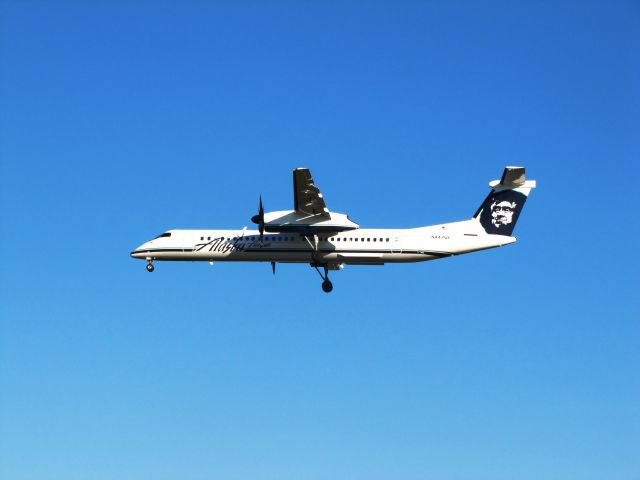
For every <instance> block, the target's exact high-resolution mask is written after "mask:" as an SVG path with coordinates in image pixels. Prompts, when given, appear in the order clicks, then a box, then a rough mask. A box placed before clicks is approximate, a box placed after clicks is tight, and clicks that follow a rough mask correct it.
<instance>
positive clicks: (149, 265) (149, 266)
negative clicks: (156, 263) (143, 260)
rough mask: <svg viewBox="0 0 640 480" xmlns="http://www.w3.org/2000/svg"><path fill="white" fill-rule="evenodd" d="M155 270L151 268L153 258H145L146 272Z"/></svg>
mask: <svg viewBox="0 0 640 480" xmlns="http://www.w3.org/2000/svg"><path fill="white" fill-rule="evenodd" d="M154 270H155V268H153V260H147V272H149V273H151V272H153V271H154Z"/></svg>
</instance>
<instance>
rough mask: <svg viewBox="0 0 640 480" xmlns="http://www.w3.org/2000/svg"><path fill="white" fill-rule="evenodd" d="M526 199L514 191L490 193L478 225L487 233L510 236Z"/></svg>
mask: <svg viewBox="0 0 640 480" xmlns="http://www.w3.org/2000/svg"><path fill="white" fill-rule="evenodd" d="M526 199H527V197H526V196H525V195H523V194H522V193H520V192H516V191H514V190H503V191H501V192H492V193H491V194H490V195H489V197H487V199H486V200H485V202H484V204H483V206H482V212H481V213H480V224H481V225H482V226H483V227H484V230H485V231H486V232H487V233H490V234H493V235H511V232H513V228H514V227H515V226H516V221H517V220H518V216H519V215H520V211H521V210H522V206H523V205H524V202H525V200H526Z"/></svg>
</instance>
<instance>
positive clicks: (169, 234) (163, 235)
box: [156, 232, 171, 238]
mask: <svg viewBox="0 0 640 480" xmlns="http://www.w3.org/2000/svg"><path fill="white" fill-rule="evenodd" d="M170 236H171V232H165V233H163V234H161V235H158V236H157V237H156V238H162V237H170Z"/></svg>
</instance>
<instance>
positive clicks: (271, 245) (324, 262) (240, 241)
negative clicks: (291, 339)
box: [131, 167, 536, 292]
mask: <svg viewBox="0 0 640 480" xmlns="http://www.w3.org/2000/svg"><path fill="white" fill-rule="evenodd" d="M489 186H490V187H491V192H490V193H489V195H488V196H487V198H486V199H485V200H484V201H483V202H482V204H481V205H480V207H479V208H478V210H477V211H476V213H475V215H474V216H473V217H472V218H471V219H469V220H463V221H461V222H453V223H445V224H442V225H432V226H428V227H418V228H409V229H364V228H360V226H359V225H358V224H357V223H355V222H353V221H352V220H351V219H350V218H349V217H348V216H347V215H345V214H342V213H336V212H331V211H329V209H328V208H327V205H326V204H325V202H324V197H323V196H322V193H320V189H319V188H318V187H317V186H316V185H315V183H314V181H313V178H312V177H311V172H310V171H309V169H307V168H297V169H295V170H294V171H293V191H294V198H293V201H294V208H293V210H284V211H275V212H265V211H264V208H263V205H262V197H260V203H259V208H258V214H257V215H254V216H253V218H252V219H251V220H252V221H253V222H254V223H255V224H257V225H258V229H257V230H247V229H246V227H245V228H244V229H243V230H169V231H167V232H165V233H163V234H161V235H159V236H158V237H156V238H154V239H153V240H150V241H148V242H146V243H143V244H142V245H140V246H139V247H138V248H136V249H135V250H134V251H133V252H131V256H132V257H134V258H140V259H144V260H146V261H147V270H148V271H149V272H153V270H154V267H153V262H154V261H156V260H157V261H203V262H270V263H271V267H272V269H273V272H274V273H275V268H276V263H308V264H309V265H311V266H312V267H313V268H315V269H316V270H317V271H318V273H319V274H320V276H321V277H322V290H324V291H325V292H330V291H331V290H333V285H332V284H331V282H330V281H329V270H338V269H341V268H342V267H343V266H344V265H384V264H385V263H403V262H423V261H426V260H435V259H437V258H442V257H449V256H452V255H460V254H463V253H471V252H476V251H478V250H485V249H488V248H495V247H501V246H503V245H507V244H509V243H514V242H515V241H516V237H512V236H511V234H512V233H513V228H514V227H515V225H516V222H517V221H518V217H519V216H520V212H521V211H522V207H523V206H524V203H525V201H526V199H527V197H528V196H529V193H530V192H531V189H532V188H534V187H535V186H536V182H535V180H526V179H525V176H524V168H523V167H506V168H505V169H504V173H503V174H502V178H501V179H500V180H495V181H493V182H491V183H489ZM320 269H322V271H321V270H320ZM323 272H324V273H323Z"/></svg>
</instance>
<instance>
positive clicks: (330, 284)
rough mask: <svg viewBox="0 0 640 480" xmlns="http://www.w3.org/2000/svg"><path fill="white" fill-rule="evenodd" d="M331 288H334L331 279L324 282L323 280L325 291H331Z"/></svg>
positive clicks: (323, 289)
mask: <svg viewBox="0 0 640 480" xmlns="http://www.w3.org/2000/svg"><path fill="white" fill-rule="evenodd" d="M331 290H333V284H332V283H331V282H330V281H329V280H325V281H324V282H322V291H323V292H326V293H329V292H330V291H331Z"/></svg>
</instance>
